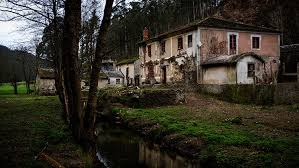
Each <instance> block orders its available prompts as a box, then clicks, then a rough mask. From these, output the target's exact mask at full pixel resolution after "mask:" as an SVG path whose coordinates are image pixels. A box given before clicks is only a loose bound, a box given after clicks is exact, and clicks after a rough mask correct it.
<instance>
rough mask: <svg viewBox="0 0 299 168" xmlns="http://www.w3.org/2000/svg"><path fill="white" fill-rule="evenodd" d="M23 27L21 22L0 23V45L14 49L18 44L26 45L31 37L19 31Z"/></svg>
mask: <svg viewBox="0 0 299 168" xmlns="http://www.w3.org/2000/svg"><path fill="white" fill-rule="evenodd" d="M0 17H1V16H0ZM23 26H24V23H23V22H21V21H9V22H3V21H0V44H1V45H4V46H7V47H9V48H14V47H17V46H18V44H20V43H25V44H26V43H28V42H29V41H30V40H31V39H32V38H33V36H32V35H31V34H30V33H28V32H26V31H21V29H22V27H23Z"/></svg>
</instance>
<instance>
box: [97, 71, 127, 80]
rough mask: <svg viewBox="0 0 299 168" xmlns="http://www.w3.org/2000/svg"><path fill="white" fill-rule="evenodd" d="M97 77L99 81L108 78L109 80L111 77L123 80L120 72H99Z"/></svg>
mask: <svg viewBox="0 0 299 168" xmlns="http://www.w3.org/2000/svg"><path fill="white" fill-rule="evenodd" d="M99 77H100V78H101V79H106V78H108V77H109V78H111V77H114V78H123V77H124V75H123V74H122V73H121V72H120V71H103V72H100V74H99Z"/></svg>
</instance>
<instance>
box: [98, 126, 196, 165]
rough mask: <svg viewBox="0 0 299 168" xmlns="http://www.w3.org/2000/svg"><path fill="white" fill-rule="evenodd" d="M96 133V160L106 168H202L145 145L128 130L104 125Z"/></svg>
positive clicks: (184, 159)
mask: <svg viewBox="0 0 299 168" xmlns="http://www.w3.org/2000/svg"><path fill="white" fill-rule="evenodd" d="M97 132H98V138H97V146H98V149H97V150H98V152H97V156H98V158H99V160H100V161H101V162H102V163H103V164H104V165H105V166H106V167H109V168H115V167H131V168H134V167H138V168H142V167H146V168H182V167H186V168H198V167H200V166H199V164H198V163H194V162H192V161H190V160H188V159H186V158H184V157H181V156H179V155H176V154H170V153H167V152H165V151H163V150H161V149H160V148H159V147H158V146H157V145H154V144H151V143H148V142H145V141H143V139H142V138H140V137H139V136H137V135H136V134H134V133H133V132H131V131H129V130H126V129H121V128H118V127H111V126H108V125H103V124H102V125H100V126H98V127H97Z"/></svg>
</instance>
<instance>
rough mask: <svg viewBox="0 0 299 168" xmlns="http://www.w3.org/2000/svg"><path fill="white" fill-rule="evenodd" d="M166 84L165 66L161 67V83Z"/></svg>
mask: <svg viewBox="0 0 299 168" xmlns="http://www.w3.org/2000/svg"><path fill="white" fill-rule="evenodd" d="M166 82H167V74H166V66H163V67H162V83H163V84H166Z"/></svg>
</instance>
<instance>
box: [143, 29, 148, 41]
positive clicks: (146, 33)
mask: <svg viewBox="0 0 299 168" xmlns="http://www.w3.org/2000/svg"><path fill="white" fill-rule="evenodd" d="M148 38H149V32H148V29H147V27H144V29H143V40H148Z"/></svg>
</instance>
